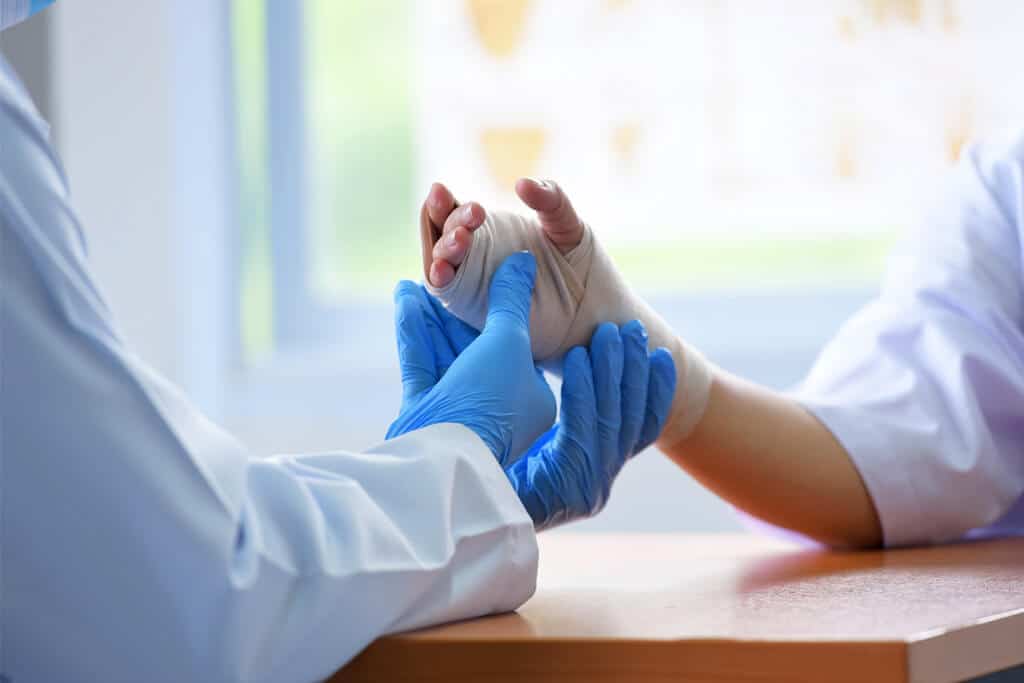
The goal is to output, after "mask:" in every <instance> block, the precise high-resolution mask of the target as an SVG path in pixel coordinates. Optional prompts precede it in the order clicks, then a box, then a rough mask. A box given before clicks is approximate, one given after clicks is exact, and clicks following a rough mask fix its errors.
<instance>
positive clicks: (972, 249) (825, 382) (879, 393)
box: [796, 134, 1024, 545]
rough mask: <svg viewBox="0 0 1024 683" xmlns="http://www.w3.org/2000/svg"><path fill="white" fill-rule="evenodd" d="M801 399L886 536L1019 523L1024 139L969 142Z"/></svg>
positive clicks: (977, 530)
mask: <svg viewBox="0 0 1024 683" xmlns="http://www.w3.org/2000/svg"><path fill="white" fill-rule="evenodd" d="M937 196H938V197H940V198H941V201H940V202H939V203H938V206H936V210H935V211H934V212H932V213H931V214H930V216H928V218H927V219H926V220H925V221H924V222H923V223H922V224H921V226H920V228H919V229H918V230H917V231H916V232H914V233H913V234H911V235H909V236H908V237H907V238H906V239H904V241H903V242H902V244H901V246H900V247H899V248H898V249H897V251H896V252H895V254H894V255H893V257H892V260H891V262H890V266H889V269H888V273H887V276H886V278H885V281H884V283H883V286H882V289H881V293H880V294H879V296H878V298H877V299H876V300H875V301H873V302H872V303H870V304H868V305H867V306H866V307H865V308H864V309H863V310H862V311H860V312H859V313H858V314H857V315H855V316H854V317H853V318H852V319H851V320H850V321H848V322H847V323H846V324H845V325H844V326H843V327H842V328H841V329H840V330H839V332H838V334H837V335H836V336H835V338H834V339H833V340H832V342H831V343H830V344H829V345H828V346H827V347H826V348H825V350H824V351H823V353H822V354H821V355H820V356H819V358H818V360H817V362H816V363H815V365H814V368H813V370H812V372H811V373H810V376H809V377H808V378H807V380H806V381H805V382H804V384H803V386H802V387H801V388H800V390H799V391H798V392H797V394H796V397H797V398H798V399H799V400H800V401H801V402H802V403H803V405H804V406H806V407H807V408H808V409H809V410H810V411H811V412H813V413H814V414H815V415H816V416H817V417H818V419H820V420H821V421H822V422H823V423H824V424H825V426H827V427H828V428H829V429H830V430H831V431H832V433H833V434H834V435H835V436H836V437H837V438H838V439H839V441H840V442H841V443H842V444H843V446H844V447H845V448H846V450H847V451H848V452H849V453H850V456H851V457H852V459H853V461H854V463H855V464H856V466H857V468H858V470H859V471H860V474H861V476H862V477H863V479H864V483H865V484H866V485H867V488H868V491H869V492H870V494H871V497H872V499H873V500H874V502H875V507H876V508H877V510H878V514H879V517H880V519H881V522H882V528H883V530H884V534H885V542H886V544H887V545H904V544H911V543H928V542H939V541H947V540H952V539H956V538H960V537H962V536H964V535H972V536H978V535H991V534H1021V533H1024V499H1022V493H1024V330H1022V325H1024V270H1022V266H1021V258H1022V246H1021V245H1022V235H1021V230H1022V227H1024V135H1021V134H1017V135H1016V136H1014V137H1013V138H1012V139H1009V140H1007V141H1002V142H994V143H993V144H990V145H986V146H983V147H973V148H970V149H969V150H968V151H967V152H966V154H965V155H964V157H963V160H962V161H961V163H960V165H959V167H958V168H957V170H956V171H955V173H954V174H953V175H952V177H951V178H950V184H949V186H948V187H945V188H942V190H941V191H940V192H939V193H938V194H937Z"/></svg>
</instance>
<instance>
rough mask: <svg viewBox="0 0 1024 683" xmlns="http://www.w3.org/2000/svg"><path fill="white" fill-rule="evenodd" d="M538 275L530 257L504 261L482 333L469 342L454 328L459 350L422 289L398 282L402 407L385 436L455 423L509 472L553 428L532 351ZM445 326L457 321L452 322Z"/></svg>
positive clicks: (547, 392) (549, 400)
mask: <svg viewBox="0 0 1024 683" xmlns="http://www.w3.org/2000/svg"><path fill="white" fill-rule="evenodd" d="M536 272H537V266H536V261H534V258H533V256H532V255H531V254H529V253H527V252H520V253H515V254H512V255H510V256H509V257H508V258H507V259H505V261H504V262H503V263H502V264H501V266H500V267H499V268H498V270H497V271H495V273H494V277H493V278H492V280H491V284H490V290H489V295H488V313H487V320H486V322H485V324H484V329H483V331H482V332H481V333H480V335H479V336H478V337H477V338H475V339H472V340H468V335H470V330H469V329H468V328H467V327H466V326H464V325H462V323H459V325H454V324H451V329H452V330H453V331H454V336H455V337H456V338H458V339H459V341H466V346H465V348H464V349H460V350H459V351H461V352H457V351H455V349H454V348H453V347H452V346H451V345H450V344H446V343H444V342H445V341H447V340H446V339H445V337H446V336H447V335H446V334H445V331H442V329H441V327H440V326H439V325H438V322H439V319H438V317H437V316H434V317H433V318H432V317H431V316H424V313H425V310H424V309H423V306H424V305H426V306H431V303H430V302H429V301H424V299H421V298H419V297H416V296H413V295H411V294H412V293H413V292H414V291H420V292H422V290H420V289H419V288H417V287H416V285H413V284H412V283H400V284H399V288H398V290H397V291H396V293H395V303H396V305H397V308H396V311H395V325H396V329H397V337H398V355H399V363H400V365H401V368H402V385H403V396H402V409H401V411H400V413H399V416H398V418H397V419H396V420H395V421H394V423H392V425H391V428H390V429H388V433H387V438H389V439H390V438H394V437H396V436H400V435H402V434H405V433H407V432H410V431H413V430H415V429H420V428H422V427H426V426H428V425H432V424H439V423H442V422H454V423H457V424H462V425H465V426H466V427H469V428H470V429H471V430H473V431H474V432H476V433H477V435H478V436H480V438H481V439H483V441H484V443H485V444H487V446H488V447H489V448H490V449H491V452H492V453H494V456H495V457H496V458H497V459H498V462H499V463H500V464H501V466H502V467H506V466H508V465H510V464H512V462H514V460H515V459H516V458H518V457H519V456H520V455H522V454H523V452H524V451H526V449H527V448H528V447H529V446H530V444H531V443H532V442H533V441H534V440H535V439H536V438H537V437H538V435H540V434H542V433H543V432H544V430H546V429H547V428H548V427H550V426H551V423H552V422H553V421H554V416H555V398H554V396H553V395H552V394H551V389H550V387H548V384H547V382H546V381H545V380H544V376H543V374H542V373H541V372H540V370H538V369H537V368H536V367H535V366H534V364H533V356H532V354H531V352H530V330H529V320H530V296H531V294H532V292H533V283H534V278H535V276H536ZM410 288H413V290H412V291H410ZM425 296H426V295H425V293H423V297H425ZM448 322H449V323H457V322H458V321H457V320H455V319H454V318H451V317H450V316H449V320H448ZM449 354H450V355H449Z"/></svg>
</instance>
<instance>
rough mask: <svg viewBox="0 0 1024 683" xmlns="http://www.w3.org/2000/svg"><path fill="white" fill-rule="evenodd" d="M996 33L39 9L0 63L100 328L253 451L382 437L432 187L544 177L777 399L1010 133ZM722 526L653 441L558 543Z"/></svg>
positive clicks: (422, 13)
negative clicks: (941, 197)
mask: <svg viewBox="0 0 1024 683" xmlns="http://www.w3.org/2000/svg"><path fill="white" fill-rule="evenodd" d="M1021 35H1024V3H1021V2H1018V1H1017V0H970V1H968V0H960V1H958V0H828V1H824V0H719V1H714V0H661V1H658V0H304V1H300V0H217V1H210V2H200V1H199V0H188V1H185V2H181V1H174V0H105V1H104V2H81V1H80V2H73V1H71V0H60V1H59V2H57V4H56V5H55V6H54V7H53V8H52V9H50V10H48V11H47V12H44V13H43V14H41V15H38V16H37V17H35V18H33V19H32V20H30V21H28V22H26V23H25V24H23V25H21V26H19V27H17V28H15V29H14V30H11V31H6V32H4V34H3V37H2V39H0V51H2V52H3V53H4V54H6V55H7V56H8V57H9V59H10V60H11V62H12V63H13V64H14V65H15V67H16V69H17V70H18V71H19V72H20V73H21V74H22V76H23V78H24V79H25V80H26V82H27V84H28V85H29V87H30V90H31V91H32V92H33V94H34V96H35V98H36V100H37V102H38V104H39V107H40V109H41V110H42V111H43V113H44V114H45V115H46V117H47V118H48V119H49V120H50V121H51V122H52V124H53V134H54V137H55V139H56V141H57V145H58V148H59V149H60V151H61V153H62V155H63V156H64V159H65V162H66V165H67V170H68V174H69V176H70V181H71V186H72V192H73V196H74V197H75V201H76V203H77V207H78V209H79V211H80V213H81V218H82V221H83V224H84V226H85V230H86V234H87V236H88V237H89V239H90V256H91V259H92V262H93V265H94V268H95V272H96V274H97V277H98V278H99V280H100V282H101V284H102V285H103V287H104V289H105V292H106V295H107V297H108V299H109V301H110V303H111V305H112V307H113V309H114V312H115V315H116V316H117V318H118V320H119V322H120V325H121V327H122V329H123V332H124V334H125V336H126V337H127V339H128V340H129V341H130V342H131V343H133V344H134V345H135V347H136V348H137V350H138V351H139V353H140V354H141V355H142V356H143V357H145V358H146V359H147V360H149V361H151V362H152V363H154V364H155V365H156V366H157V367H158V368H160V369H161V370H162V371H163V372H165V373H166V374H168V375H169V376H170V377H171V378H172V379H174V380H175V381H176V382H178V383H179V384H180V385H182V386H183V388H184V389H185V390H186V391H187V392H188V393H189V394H190V395H191V396H192V397H193V398H195V399H196V400H197V401H198V402H199V403H200V404H201V405H202V406H203V407H204V409H205V410H206V411H207V412H208V413H209V414H210V415H211V416H212V417H213V418H214V419H216V420H218V421H219V422H221V423H222V424H224V425H226V426H227V427H228V428H230V429H231V430H233V431H234V432H235V433H237V434H238V435H239V437H240V438H241V439H242V440H244V441H245V442H247V443H248V444H249V445H250V446H251V447H252V448H253V450H254V451H255V452H257V453H261V454H269V453H274V452H283V451H308V450H331V449H337V448H349V449H355V448H361V447H364V446H367V445H370V444H372V443H374V442H376V441H378V440H380V439H381V438H382V435H383V434H384V432H385V430H386V428H387V425H388V423H389V422H390V420H391V419H392V418H393V416H394V414H395V411H396V410H397V407H398V398H399V378H398V373H397V369H396V359H395V350H394V339H393V333H392V329H391V315H392V311H391V290H392V288H393V286H394V284H395V282H396V281H397V280H398V279H400V278H412V279H419V278H420V272H419V267H418V252H419V246H418V241H417V239H418V238H417V212H418V206H419V203H420V202H421V201H422V198H423V196H424V195H425V193H426V191H427V189H428V188H429V185H430V182H431V181H433V180H441V181H444V182H446V183H447V184H449V186H450V187H451V188H452V189H453V190H454V191H455V193H456V194H457V196H458V197H459V198H460V199H463V200H467V199H476V200H479V201H481V202H482V203H483V204H484V205H485V206H486V207H501V208H509V209H515V208H516V201H515V197H514V195H513V194H512V192H511V189H512V185H513V182H514V180H515V179H516V178H517V177H519V176H520V175H534V176H541V177H551V178H554V179H556V180H558V181H559V182H560V183H561V184H562V185H563V187H564V188H565V189H566V190H567V191H568V192H569V194H570V196H571V197H572V198H573V201H574V203H575V205H576V207H577V208H578V210H579V211H580V213H581V214H582V215H583V216H584V217H585V218H586V219H587V220H588V222H590V223H591V225H592V226H593V227H594V228H595V229H596V230H597V232H598V234H599V235H600V237H601V238H602V239H603V240H604V241H605V242H606V243H607V244H608V246H609V247H610V249H611V251H612V253H613V255H614V256H615V257H616V260H617V261H618V263H619V264H620V266H621V268H622V269H623V270H624V271H625V272H626V274H627V277H628V278H629V279H630V280H631V281H632V282H633V283H634V285H635V287H636V288H637V289H639V290H640V291H641V292H642V293H644V294H645V296H647V297H648V298H649V299H650V300H651V301H652V303H654V305H655V306H656V308H658V309H659V310H660V311H661V312H662V313H663V314H664V315H665V316H666V318H668V319H669V320H670V321H671V322H672V323H674V324H675V325H676V326H677V329H678V330H679V331H680V332H681V333H682V334H683V335H684V336H685V337H686V338H687V339H689V340H690V341H691V342H693V343H694V344H696V345H697V346H698V347H700V348H701V349H702V350H703V351H704V352H705V353H706V354H707V355H708V356H709V357H711V358H712V359H713V360H714V361H715V362H716V363H718V364H719V365H721V366H723V367H725V368H727V369H729V370H731V371H733V372H737V373H740V374H742V375H745V376H747V377H749V378H751V379H754V380H757V381H759V382H763V383H765V384H768V385H771V386H774V387H779V388H785V387H787V386H791V385H793V384H794V383H795V382H797V381H799V379H800V378H801V376H802V375H803V374H804V372H805V371H806V370H807V369H808V368H809V367H810V365H811V363H812V362H813V360H814V357H815V354H816V352H817V350H818V349H819V348H820V347H821V346H822V344H823V343H824V342H825V341H826V340H827V339H828V338H829V337H830V335H831V334H832V333H833V332H834V331H835V329H836V328H837V327H838V325H839V324H840V323H841V322H842V321H843V320H844V319H845V318H846V317H847V316H848V315H849V314H850V313H851V312H852V311H854V310H856V308H857V307H858V306H859V305H861V304H862V303H863V302H864V301H866V300H867V299H868V298H870V297H871V295H872V293H873V291H874V289H875V286H876V282H877V280H878V277H879V275H880V273H881V270H882V268H883V267H884V259H885V254H886V252H887V249H888V247H889V245H890V244H891V243H892V242H893V240H894V239H896V238H897V237H898V236H899V234H900V232H901V231H902V230H904V229H905V228H907V227H908V226H909V225H910V224H912V223H913V221H914V220H915V216H916V215H918V213H919V211H920V207H921V206H922V205H923V204H927V203H928V201H929V199H930V196H932V195H934V193H935V192H937V191H938V187H939V186H938V181H939V179H940V178H941V176H942V174H943V173H944V172H945V171H946V170H948V168H949V167H950V165H952V164H954V163H955V162H956V161H957V159H958V158H959V156H960V154H961V153H962V150H963V148H964V145H965V144H967V143H968V142H969V141H970V140H972V139H974V138H977V137H980V136H985V135H990V134H993V133H995V132H996V131H998V130H1000V129H1004V128H1007V127H1012V126H1014V125H1017V126H1019V125H1021V122H1022V121H1024V70H1022V69H1020V36H1021ZM736 527H738V523H737V521H736V520H735V518H734V516H733V514H732V512H731V510H730V509H729V508H728V507H727V506H725V505H724V504H722V503H720V502H719V501H717V500H716V499H714V498H713V497H712V496H711V495H710V494H708V493H706V492H704V491H703V490H701V489H700V488H699V487H698V486H697V485H696V484H695V483H693V482H692V481H691V480H690V479H689V478H688V477H687V476H686V475H685V474H683V473H682V472H681V471H679V470H678V469H677V468H675V467H674V466H673V465H671V464H670V463H668V462H667V461H666V460H665V459H664V458H662V457H661V456H660V455H658V454H657V453H656V452H654V451H650V452H647V453H645V454H643V455H641V456H639V457H638V458H637V459H636V460H635V461H633V463H631V464H630V466H629V467H627V468H626V470H625V471H624V473H623V474H622V476H621V477H620V479H619V480H618V482H617V483H616V486H615V495H614V496H613V497H612V500H611V503H610V504H609V506H608V509H607V510H606V511H605V512H604V513H603V514H602V515H601V516H600V517H599V518H597V519H595V520H591V521H588V522H586V523H584V524H581V525H578V526H577V527H574V528H578V529H605V530H668V529H677V530H723V529H730V528H736Z"/></svg>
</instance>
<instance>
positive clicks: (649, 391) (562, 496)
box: [505, 320, 676, 531]
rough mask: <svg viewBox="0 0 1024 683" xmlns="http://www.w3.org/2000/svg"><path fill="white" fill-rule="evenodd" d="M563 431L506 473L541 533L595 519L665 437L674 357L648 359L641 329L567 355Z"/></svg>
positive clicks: (606, 335) (597, 336) (610, 329)
mask: <svg viewBox="0 0 1024 683" xmlns="http://www.w3.org/2000/svg"><path fill="white" fill-rule="evenodd" d="M562 378H563V380H562V407H561V411H562V414H561V418H560V420H559V423H558V424H557V425H555V426H554V427H553V428H552V429H550V430H549V431H548V432H547V433H546V434H544V435H543V436H541V437H540V438H539V439H537V441H536V442H535V443H534V444H533V446H532V447H531V448H530V450H529V451H528V452H527V453H526V455H524V456H523V458H522V459H520V460H519V461H518V462H516V463H515V464H514V465H512V466H511V467H509V468H507V469H506V471H505V472H506V474H507V475H508V478H509V481H511V482H512V486H513V488H515V490H516V493H517V494H519V499H520V500H521V501H522V503H523V505H524V506H525V507H526V510H527V512H529V513H530V517H531V518H532V519H533V523H534V527H535V528H536V529H537V530H538V531H540V530H543V529H547V528H550V527H553V526H557V525H559V524H564V523H566V522H569V521H572V520H574V519H579V518H583V517H590V516H593V515H595V514H597V513H598V512H599V511H600V510H601V509H602V508H603V507H604V505H605V503H606V502H607V501H608V496H609V493H610V492H611V486H612V482H613V481H614V480H615V477H616V476H617V475H618V474H619V470H621V469H622V466H623V464H625V462H626V460H628V459H629V458H630V457H631V456H632V455H634V454H636V453H639V452H640V451H642V450H643V449H644V448H646V447H647V446H649V445H650V444H651V443H652V442H653V441H654V440H655V439H656V438H657V436H658V434H659V433H661V428H662V427H663V426H664V423H665V419H666V418H667V416H668V412H669V407H670V406H671V405H672V397H673V395H674V393H675V388H676V370H675V364H674V363H673V361H672V355H671V354H670V353H669V352H668V350H667V349H664V348H659V349H656V350H655V351H654V352H653V353H651V354H649V355H648V353H647V332H646V330H644V327H643V325H642V324H641V323H640V322H639V321H636V320H634V321H632V322H629V323H627V324H625V325H623V326H622V332H621V336H620V333H619V329H618V328H617V327H616V326H615V325H613V324H612V323H603V324H602V325H600V326H599V327H598V328H597V330H596V331H595V332H594V335H593V337H592V339H591V342H590V352H589V353H588V352H587V349H585V348H583V347H582V346H577V347H575V348H573V349H571V350H570V351H569V353H568V354H567V355H566V357H565V362H564V367H563V370H562Z"/></svg>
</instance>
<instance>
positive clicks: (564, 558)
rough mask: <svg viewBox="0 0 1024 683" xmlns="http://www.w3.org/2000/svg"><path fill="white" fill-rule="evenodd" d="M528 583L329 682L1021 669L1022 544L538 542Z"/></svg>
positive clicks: (800, 676) (366, 656) (662, 538)
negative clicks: (516, 596)
mask: <svg viewBox="0 0 1024 683" xmlns="http://www.w3.org/2000/svg"><path fill="white" fill-rule="evenodd" d="M538 584H539V585H538V589H537V593H536V595H535V596H534V597H533V599H531V600H530V601H529V602H528V603H527V604H526V605H524V606H523V607H522V609H520V610H519V612H518V613H515V614H505V615H500V616H495V617H487V618H483V619H476V620H472V621H466V622H462V623H457V624H450V625H447V626H442V627H438V628H433V629H428V630H424V631H419V632H415V633H409V634H404V635H399V636H392V637H387V638H382V639H380V640H378V641H377V642H375V643H374V644H373V645H371V646H370V647H369V648H367V650H366V651H364V652H363V653H362V654H361V655H359V656H358V657H357V658H356V659H355V660H353V661H352V662H351V663H350V664H349V666H348V667H346V668H345V669H343V670H342V671H341V672H339V673H338V674H336V675H335V677H334V678H333V679H331V680H332V681H334V682H335V683H341V682H345V683H350V682H353V681H434V682H437V683H439V682H440V681H446V682H447V681H452V682H456V681H500V682H508V681H525V682H538V683H541V682H542V683H553V682H554V681H559V682H562V681H568V682H572V681H579V682H580V683H608V682H611V681H645V682H652V683H666V682H668V681H716V682H721V681H728V680H744V681H769V680H773V681H775V680H777V681H782V680H785V681H851V682H853V681H856V682H858V683H859V682H861V681H879V682H884V681H955V680H962V679H965V678H971V677H975V676H979V675H982V674H985V673H988V672H991V671H996V670H1000V669H1006V668H1009V667H1013V666H1018V665H1021V664H1022V663H1024V539H1012V540H1002V541H990V542H983V543H981V542H979V543H964V544H959V545H954V546H946V547H941V548H928V549H912V550H894V551H884V552H858V553H832V552H825V551H819V550H807V549H800V548H795V547H793V546H791V545H786V544H784V543H782V542H779V541H775V540H770V539H765V538H760V537H754V536H746V535H728V536H726V535H648V534H643V535H640V534H635V535H634V534H628V535H597V534H568V533H566V534H551V535H545V536H542V537H541V564H540V577H539V580H538Z"/></svg>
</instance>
